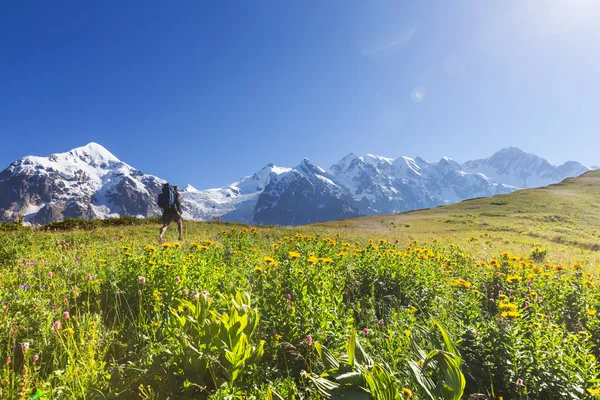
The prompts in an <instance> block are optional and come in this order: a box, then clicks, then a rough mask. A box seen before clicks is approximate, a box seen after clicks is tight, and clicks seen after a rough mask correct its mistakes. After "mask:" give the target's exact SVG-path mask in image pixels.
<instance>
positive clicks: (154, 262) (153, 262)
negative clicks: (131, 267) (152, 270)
mask: <svg viewBox="0 0 600 400" xmlns="http://www.w3.org/2000/svg"><path fill="white" fill-rule="evenodd" d="M148 264H150V265H156V261H152V260H150V261H148Z"/></svg>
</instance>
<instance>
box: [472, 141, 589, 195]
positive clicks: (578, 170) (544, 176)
mask: <svg viewBox="0 0 600 400" xmlns="http://www.w3.org/2000/svg"><path fill="white" fill-rule="evenodd" d="M462 167H463V169H464V170H465V171H467V172H479V173H482V174H484V175H486V176H487V177H489V178H491V179H493V180H494V181H496V182H502V183H505V184H507V185H512V186H516V187H518V188H533V187H540V186H546V185H550V184H552V183H557V182H560V181H562V180H563V179H565V178H568V177H571V176H578V175H581V174H583V173H584V172H586V171H589V170H590V169H591V168H589V167H586V166H585V165H583V164H581V163H578V162H576V161H567V162H566V163H564V164H562V165H559V166H554V165H552V164H550V163H549V162H548V161H546V160H544V159H543V158H541V157H538V156H536V155H535V154H532V153H525V152H524V151H523V150H520V149H518V148H516V147H509V148H506V149H502V150H500V151H498V152H496V153H495V154H494V155H493V156H491V157H489V158H484V159H480V160H473V161H467V162H466V163H464V164H463V165H462Z"/></svg>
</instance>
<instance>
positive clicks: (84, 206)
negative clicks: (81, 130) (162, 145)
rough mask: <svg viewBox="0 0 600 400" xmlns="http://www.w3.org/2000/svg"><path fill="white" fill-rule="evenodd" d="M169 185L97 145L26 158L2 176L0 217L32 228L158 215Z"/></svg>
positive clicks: (11, 166)
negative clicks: (164, 188)
mask: <svg viewBox="0 0 600 400" xmlns="http://www.w3.org/2000/svg"><path fill="white" fill-rule="evenodd" d="M163 183H164V181H163V180H162V179H159V178H157V177H155V176H152V175H146V174H144V173H143V172H141V171H138V170H136V169H135V168H133V167H131V166H129V165H127V164H125V163H124V162H121V161H119V159H118V158H117V157H115V156H114V155H113V154H112V153H110V152H109V151H108V150H106V149H105V148H104V147H102V146H101V145H99V144H97V143H89V144H88V145H86V146H83V147H78V148H75V149H73V150H71V151H69V152H66V153H59V154H52V155H50V156H48V157H36V156H27V157H24V158H22V159H20V160H18V161H15V162H13V163H12V164H10V166H9V167H8V168H7V169H5V170H4V171H2V172H1V173H0V218H1V219H2V220H5V221H6V220H11V219H13V218H14V217H15V216H17V215H22V216H24V217H25V221H26V222H31V223H32V224H36V225H39V224H46V223H49V222H52V221H57V220H61V219H64V218H75V217H77V218H107V217H112V216H119V215H134V216H140V217H148V216H153V215H158V214H159V209H158V206H157V205H156V200H155V199H156V197H157V196H158V193H159V192H160V188H161V185H162V184H163Z"/></svg>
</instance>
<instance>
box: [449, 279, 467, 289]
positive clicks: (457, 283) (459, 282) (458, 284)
mask: <svg viewBox="0 0 600 400" xmlns="http://www.w3.org/2000/svg"><path fill="white" fill-rule="evenodd" d="M452 286H454V287H464V288H467V289H468V288H470V287H471V282H467V281H465V280H463V279H455V280H454V281H453V282H452Z"/></svg>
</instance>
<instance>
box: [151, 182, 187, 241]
mask: <svg viewBox="0 0 600 400" xmlns="http://www.w3.org/2000/svg"><path fill="white" fill-rule="evenodd" d="M158 206H159V207H160V208H162V209H163V215H162V227H161V228H160V234H159V235H158V238H157V240H158V241H159V242H160V243H162V242H164V240H163V235H164V234H165V232H166V230H167V228H168V227H169V224H171V221H175V222H176V223H177V229H178V230H179V239H178V240H183V221H182V218H181V214H182V213H183V207H182V206H181V196H180V195H179V187H178V186H177V185H173V186H171V185H169V184H168V183H165V184H164V185H163V188H162V192H161V193H160V195H158Z"/></svg>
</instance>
